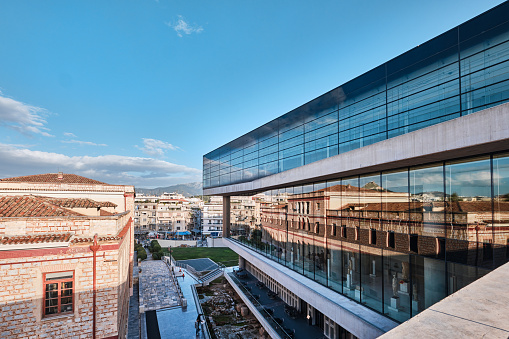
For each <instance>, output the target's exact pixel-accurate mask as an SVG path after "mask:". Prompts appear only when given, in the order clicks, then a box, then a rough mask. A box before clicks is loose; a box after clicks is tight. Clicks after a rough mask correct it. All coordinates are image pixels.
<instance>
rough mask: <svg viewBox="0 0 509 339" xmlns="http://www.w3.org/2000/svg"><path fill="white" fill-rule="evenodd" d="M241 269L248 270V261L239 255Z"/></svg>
mask: <svg viewBox="0 0 509 339" xmlns="http://www.w3.org/2000/svg"><path fill="white" fill-rule="evenodd" d="M239 268H242V269H246V260H245V259H244V258H242V257H241V256H240V255H239Z"/></svg>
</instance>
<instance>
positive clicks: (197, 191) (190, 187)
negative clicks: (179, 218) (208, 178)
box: [136, 182, 203, 197]
mask: <svg viewBox="0 0 509 339" xmlns="http://www.w3.org/2000/svg"><path fill="white" fill-rule="evenodd" d="M165 192H166V193H173V192H176V193H180V194H182V195H184V196H185V197H192V196H196V195H202V193H203V189H202V183H201V182H190V183H187V184H178V185H173V186H167V187H156V188H142V187H140V188H138V187H136V194H144V195H161V194H163V193H165Z"/></svg>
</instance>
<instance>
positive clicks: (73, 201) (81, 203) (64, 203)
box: [44, 197, 117, 208]
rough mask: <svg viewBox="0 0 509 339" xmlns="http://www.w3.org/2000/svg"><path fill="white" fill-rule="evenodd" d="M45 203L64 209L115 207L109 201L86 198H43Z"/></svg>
mask: <svg viewBox="0 0 509 339" xmlns="http://www.w3.org/2000/svg"><path fill="white" fill-rule="evenodd" d="M44 198H45V199H46V200H47V201H49V202H51V203H52V204H55V205H57V206H60V207H64V208H100V207H117V205H116V204H114V203H112V202H109V201H95V200H92V199H88V198H51V197H44Z"/></svg>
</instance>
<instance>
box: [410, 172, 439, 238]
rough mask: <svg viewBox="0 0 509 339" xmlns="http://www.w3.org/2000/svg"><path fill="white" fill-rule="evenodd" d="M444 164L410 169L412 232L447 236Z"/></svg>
mask: <svg viewBox="0 0 509 339" xmlns="http://www.w3.org/2000/svg"><path fill="white" fill-rule="evenodd" d="M444 197H445V195H444V173H443V166H442V165H434V166H433V165H432V166H429V167H421V168H411V169H410V211H411V213H410V219H411V230H410V233H413V234H420V235H425V236H431V237H445V228H444V227H445V224H444V216H445V214H444V213H445V212H444Z"/></svg>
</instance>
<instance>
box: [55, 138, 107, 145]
mask: <svg viewBox="0 0 509 339" xmlns="http://www.w3.org/2000/svg"><path fill="white" fill-rule="evenodd" d="M62 142H63V143H66V144H78V145H88V146H108V145H106V144H96V143H95V142H92V141H81V140H74V139H73V140H62Z"/></svg>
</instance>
